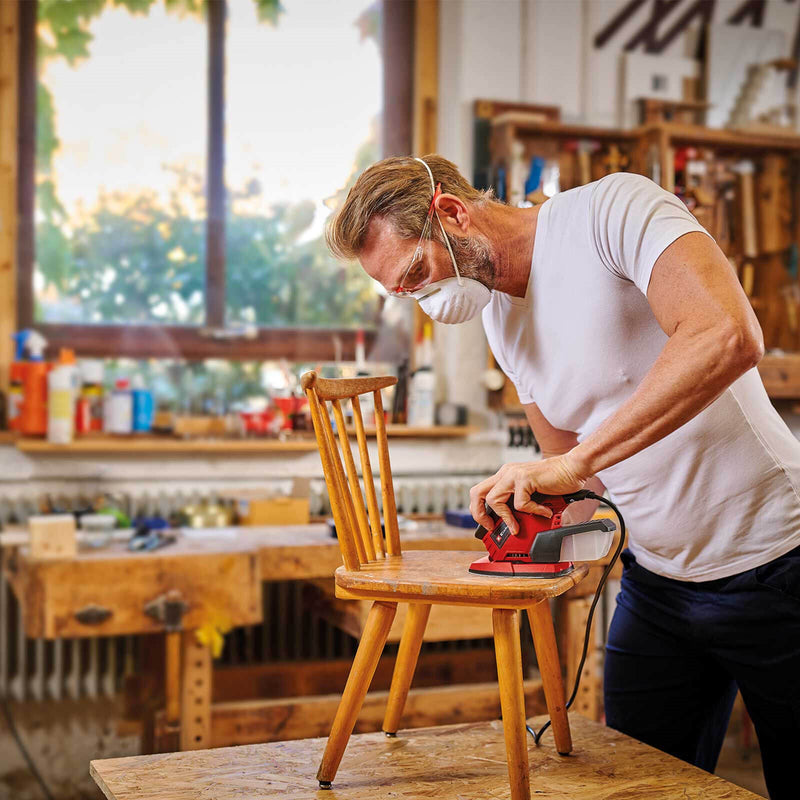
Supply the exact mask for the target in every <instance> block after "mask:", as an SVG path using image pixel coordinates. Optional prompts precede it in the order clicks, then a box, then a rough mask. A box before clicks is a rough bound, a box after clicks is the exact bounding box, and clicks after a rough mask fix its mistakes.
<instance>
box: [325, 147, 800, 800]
mask: <svg viewBox="0 0 800 800" xmlns="http://www.w3.org/2000/svg"><path fill="white" fill-rule="evenodd" d="M327 237H328V244H329V246H330V248H331V249H332V251H333V252H334V253H335V254H336V255H338V256H339V257H342V258H358V260H359V261H360V262H361V265H362V266H363V268H364V269H365V270H366V272H367V273H368V274H369V275H371V276H372V277H373V278H375V279H376V280H377V281H379V282H380V283H382V284H383V286H384V287H385V288H386V289H387V290H389V291H390V292H392V293H394V294H399V295H405V296H411V297H415V298H416V299H417V300H418V302H419V303H420V305H421V306H422V308H423V310H425V311H426V312H427V313H428V314H429V315H430V316H432V317H433V318H434V319H437V320H439V321H442V322H463V321H465V320H467V319H469V318H471V317H473V316H475V315H476V314H477V313H478V312H480V311H482V314H483V324H484V327H485V329H486V334H487V336H488V339H489V344H490V346H491V349H492V352H493V353H494V355H495V357H496V359H497V361H498V362H499V364H500V365H501V367H502V368H503V370H504V371H505V373H506V374H507V375H508V376H509V378H510V379H511V380H512V381H513V382H514V384H515V385H516V387H517V391H518V393H519V396H520V400H521V401H522V403H523V405H524V407H525V413H526V415H527V417H528V420H529V422H530V424H531V427H532V428H533V431H534V434H535V436H536V439H537V441H538V442H539V444H540V445H541V448H542V455H543V457H542V460H541V461H536V462H531V463H526V464H510V465H506V466H504V467H503V468H502V469H500V471H499V472H497V473H496V474H495V475H493V476H492V477H491V478H488V479H487V480H485V481H483V482H481V483H479V484H478V485H477V486H475V487H474V488H473V489H472V492H471V503H470V510H471V512H472V514H473V516H474V517H475V519H476V520H477V521H478V522H480V523H481V524H482V525H484V526H489V525H491V520H490V519H489V517H488V516H487V508H486V506H489V507H491V508H492V509H494V511H495V512H497V513H498V514H499V515H500V516H501V517H502V518H503V519H504V520H505V521H506V522H507V523H508V525H509V527H511V528H512V530H513V531H516V529H517V524H516V521H515V520H514V518H513V516H512V515H511V513H510V511H509V508H508V505H507V502H508V500H509V498H510V497H513V499H514V505H515V506H516V508H518V509H522V510H525V511H529V512H532V513H547V510H546V509H544V508H543V507H541V506H538V505H535V504H534V503H532V502H531V501H530V496H531V493H533V492H544V493H547V494H563V493H567V492H573V491H577V490H578V489H580V488H582V487H584V486H588V487H589V488H592V489H593V490H594V491H596V492H598V493H602V491H603V490H604V489H605V488H607V489H608V492H609V494H610V495H611V497H612V498H613V499H614V501H615V502H616V503H617V504H618V505H619V506H620V508H621V510H622V511H623V513H624V515H625V519H626V522H627V524H628V528H629V530H630V549H629V550H627V551H626V552H625V553H624V554H623V563H624V575H623V579H622V587H621V591H620V594H619V596H618V598H617V609H616V611H615V614H614V619H613V622H612V625H611V630H610V633H609V640H608V648H607V656H606V670H605V672H606V674H605V704H606V719H607V722H608V724H609V725H610V726H612V727H614V728H618V729H619V730H621V731H623V732H625V733H628V734H630V735H631V736H634V737H636V738H638V739H641V740H642V741H645V742H648V743H650V744H652V745H654V746H656V747H659V748H660V749H662V750H665V751H666V752H669V753H672V754H674V755H676V756H678V757H680V758H682V759H685V760H687V761H690V762H692V763H694V764H696V765H698V766H700V767H702V768H703V769H706V770H709V771H713V770H714V767H715V765H716V761H717V757H718V755H719V751H720V748H721V745H722V740H723V737H724V734H725V730H726V727H727V723H728V719H729V716H730V713H731V708H732V705H733V701H734V697H735V694H736V689H737V687H738V688H739V689H740V690H741V692H742V695H743V697H744V701H745V704H746V705H747V709H748V711H749V713H750V716H751V718H752V720H753V722H754V724H755V728H756V731H757V734H758V738H759V742H760V745H761V752H762V757H763V762H764V770H765V774H766V779H767V785H768V787H769V791H770V796H771V797H772V798H773V800H782V799H783V798H789V797H796V793H797V790H796V778H795V776H794V772H795V765H794V750H795V746H796V743H797V741H798V735H800V499H798V490H799V489H800V444H798V442H797V441H796V440H795V439H794V437H793V436H792V435H791V433H790V432H789V430H788V429H787V428H786V426H785V425H784V423H783V421H782V420H781V418H780V417H779V415H778V414H777V412H776V411H775V410H774V409H773V407H772V405H771V404H770V402H769V399H768V398H767V395H766V392H765V391H764V387H763V385H762V383H761V380H760V378H759V375H758V372H757V371H756V369H755V365H756V364H757V363H758V361H759V359H760V358H761V356H762V354H763V342H762V336H761V331H760V328H759V325H758V322H757V320H756V318H755V315H754V314H753V311H752V309H751V307H750V304H749V302H748V300H747V297H746V296H745V294H744V292H743V291H742V289H741V287H740V285H739V283H738V281H737V279H736V275H735V274H734V272H733V270H732V269H731V267H730V264H729V263H728V261H727V259H726V258H725V256H724V255H723V253H722V252H721V251H720V249H719V247H718V246H717V245H716V243H715V242H714V240H713V239H712V238H711V236H710V235H709V234H707V233H706V232H705V231H704V229H703V228H702V227H701V226H700V225H699V224H698V223H697V221H696V220H695V219H694V217H693V216H692V215H691V214H690V213H689V212H688V210H687V209H686V208H685V207H684V205H683V203H682V202H681V201H680V200H679V199H677V198H676V197H675V196H674V195H672V194H670V193H668V192H666V191H664V190H663V189H661V188H659V187H658V186H657V185H656V184H655V183H653V182H652V181H650V180H649V179H647V178H644V177H642V176H638V175H628V174H615V175H609V176H607V177H605V178H603V179H602V180H600V181H596V182H595V183H591V184H588V185H586V186H582V187H579V188H576V189H573V190H571V191H567V192H563V193H561V194H557V195H555V196H554V197H552V198H551V199H549V200H548V201H547V202H545V203H543V204H542V205H540V206H536V207H533V208H515V207H510V206H507V205H504V204H502V203H499V202H497V201H495V200H494V199H493V198H492V197H491V195H490V194H489V193H484V192H479V191H477V190H476V189H474V188H473V187H472V186H470V185H469V183H468V182H467V181H466V180H465V179H464V178H463V177H462V176H461V175H460V174H459V172H458V170H457V169H456V167H455V165H453V164H452V163H451V162H449V161H447V160H446V159H444V158H442V157H440V156H433V155H432V156H427V157H425V159H424V160H423V159H412V158H389V159H386V160H384V161H381V162H379V163H377V164H375V165H373V166H372V167H370V168H368V169H367V170H366V171H365V172H364V173H363V174H362V175H361V176H360V177H359V179H358V181H357V182H356V184H355V186H354V187H353V188H352V189H351V191H350V193H349V195H348V197H347V200H346V202H345V204H344V205H343V207H342V208H341V209H340V210H339V211H338V213H337V214H336V215H335V217H334V218H333V219H332V220H331V223H330V224H329V227H328V231H327ZM582 511H583V513H584V514H585V515H587V516H588V515H589V514H591V512H592V509H591V508H589V509H586V508H584V509H583V510H582ZM572 521H575V519H574V517H573V520H572ZM487 580H490V579H489V578H487Z"/></svg>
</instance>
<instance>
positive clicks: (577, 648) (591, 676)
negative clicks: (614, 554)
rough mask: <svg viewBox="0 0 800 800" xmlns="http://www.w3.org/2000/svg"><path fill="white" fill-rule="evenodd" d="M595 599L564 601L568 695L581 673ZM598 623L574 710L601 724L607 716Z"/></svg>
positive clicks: (579, 598)
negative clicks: (582, 654)
mask: <svg viewBox="0 0 800 800" xmlns="http://www.w3.org/2000/svg"><path fill="white" fill-rule="evenodd" d="M592 599H593V598H592V597H572V598H566V597H565V598H564V600H565V602H564V605H563V607H562V612H563V614H564V616H565V618H566V619H565V625H564V626H563V630H564V632H565V635H564V637H563V639H562V643H563V645H562V646H565V649H566V657H565V661H566V666H567V691H568V692H569V691H571V690H572V687H573V686H574V685H575V676H576V675H577V674H578V665H579V664H580V660H581V653H582V651H583V639H584V636H585V633H586V621H587V619H588V617H589V608H590V606H591V605H592ZM595 621H596V620H593V622H592V630H591V632H590V634H589V637H590V638H589V650H588V651H587V653H586V663H585V664H584V665H583V671H582V672H581V685H580V689H579V690H578V696H577V697H576V698H575V705H574V706H573V710H574V711H577V712H578V713H579V714H583V715H584V716H585V717H588V718H589V719H593V720H595V721H596V722H600V720H601V718H602V716H603V686H602V658H601V653H600V651H599V650H598V648H597V645H596V644H595V636H594V632H595V626H594V622H595Z"/></svg>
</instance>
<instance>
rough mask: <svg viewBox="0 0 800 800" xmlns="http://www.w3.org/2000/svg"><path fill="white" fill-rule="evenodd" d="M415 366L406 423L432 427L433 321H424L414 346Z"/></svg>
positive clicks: (433, 407)
mask: <svg viewBox="0 0 800 800" xmlns="http://www.w3.org/2000/svg"><path fill="white" fill-rule="evenodd" d="M416 363H417V368H416V369H415V370H414V374H413V375H412V376H411V386H410V391H409V400H408V424H409V425H415V426H419V427H432V426H433V425H434V424H435V421H436V415H435V412H436V404H435V392H436V375H435V374H434V371H433V323H432V322H426V323H425V324H424V325H423V328H422V336H421V338H420V339H419V340H418V342H417V348H416Z"/></svg>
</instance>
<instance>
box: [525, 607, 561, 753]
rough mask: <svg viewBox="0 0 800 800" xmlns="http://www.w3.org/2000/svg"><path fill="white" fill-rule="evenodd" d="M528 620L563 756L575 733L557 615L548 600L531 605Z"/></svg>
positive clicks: (556, 738)
mask: <svg viewBox="0 0 800 800" xmlns="http://www.w3.org/2000/svg"><path fill="white" fill-rule="evenodd" d="M528 621H529V622H530V624H531V632H532V634H533V646H534V648H535V649H536V660H537V661H538V663H539V672H540V673H541V676H542V688H543V689H544V699H545V702H546V703H547V711H548V713H549V714H550V722H551V724H552V726H553V736H554V738H555V740H556V750H557V751H558V752H559V753H560V754H561V755H562V756H566V755H569V754H570V753H571V752H572V736H571V734H570V732H569V718H568V717H567V706H566V702H565V700H564V681H563V680H562V678H561V664H559V661H558V646H557V645H556V635H555V632H554V631H553V616H552V614H551V613H550V604H549V603H548V602H547V600H543V601H542V602H541V603H537V604H536V605H535V606H531V607H530V608H528Z"/></svg>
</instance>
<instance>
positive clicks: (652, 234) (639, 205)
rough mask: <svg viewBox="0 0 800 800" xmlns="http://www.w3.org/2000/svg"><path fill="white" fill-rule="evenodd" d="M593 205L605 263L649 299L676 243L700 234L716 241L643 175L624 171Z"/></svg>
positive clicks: (606, 183)
mask: <svg viewBox="0 0 800 800" xmlns="http://www.w3.org/2000/svg"><path fill="white" fill-rule="evenodd" d="M590 207H591V212H590V214H591V219H590V226H591V234H592V238H593V240H594V244H595V247H596V249H597V253H598V255H599V257H600V260H601V261H602V262H603V264H604V265H605V267H606V269H608V270H609V271H610V272H611V273H612V274H614V275H617V276H618V277H620V278H623V279H627V280H630V281H632V282H633V283H634V284H636V286H637V287H638V288H639V290H640V291H641V292H642V294H644V295H646V294H647V287H648V285H649V283H650V275H651V273H652V271H653V266H654V265H655V263H656V261H657V260H658V257H659V256H660V255H661V254H662V253H663V252H664V250H666V249H667V247H669V246H670V245H671V244H672V243H673V242H674V241H675V240H676V239H679V238H680V237H681V236H683V235H684V234H686V233H692V232H694V231H698V232H700V233H705V234H706V235H707V236H709V237H711V234H709V233H708V231H707V230H706V229H705V228H704V227H703V226H702V225H701V224H700V223H699V222H698V221H697V220H696V219H695V217H694V215H693V214H692V213H691V212H690V211H689V209H688V208H686V206H685V205H684V203H683V201H682V200H680V198H678V197H676V196H675V195H674V194H672V192H668V191H666V190H665V189H662V188H661V187H660V186H659V185H658V184H656V183H654V182H653V181H651V180H650V179H649V178H646V177H644V176H643V175H634V174H631V173H624V172H618V173H614V174H613V175H607V176H606V177H605V178H602V179H601V180H599V181H598V182H597V184H596V186H595V189H594V194H593V196H592V202H591V206H590ZM711 238H713V237H711Z"/></svg>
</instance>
